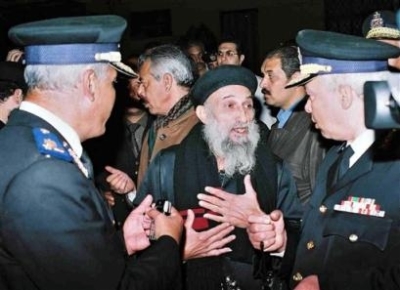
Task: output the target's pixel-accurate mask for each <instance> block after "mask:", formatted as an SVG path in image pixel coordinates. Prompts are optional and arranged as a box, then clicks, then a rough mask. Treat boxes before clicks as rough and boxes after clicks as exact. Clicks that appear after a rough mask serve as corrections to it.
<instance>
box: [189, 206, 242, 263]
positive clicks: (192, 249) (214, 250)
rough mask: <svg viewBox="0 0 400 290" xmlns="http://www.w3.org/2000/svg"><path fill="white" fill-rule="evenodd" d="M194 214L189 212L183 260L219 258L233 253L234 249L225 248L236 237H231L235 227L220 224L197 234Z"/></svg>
mask: <svg viewBox="0 0 400 290" xmlns="http://www.w3.org/2000/svg"><path fill="white" fill-rule="evenodd" d="M194 217H195V216H194V213H193V211H192V210H188V213H187V219H186V222H185V231H186V241H185V247H184V255H183V259H184V260H185V261H186V260H189V259H195V258H201V257H210V256H219V255H221V254H224V253H228V252H231V251H232V249H231V248H229V247H225V245H226V244H228V243H230V242H231V241H233V240H234V239H235V238H236V236H234V235H229V234H230V233H231V232H232V231H233V229H234V227H233V226H231V225H229V224H228V223H223V224H220V225H218V226H216V227H214V228H211V229H209V230H206V231H202V232H197V231H195V230H194V229H193V222H194Z"/></svg>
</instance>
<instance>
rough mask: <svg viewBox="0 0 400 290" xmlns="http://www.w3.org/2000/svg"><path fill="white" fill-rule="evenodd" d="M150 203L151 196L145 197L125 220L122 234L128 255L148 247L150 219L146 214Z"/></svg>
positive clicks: (151, 200)
mask: <svg viewBox="0 0 400 290" xmlns="http://www.w3.org/2000/svg"><path fill="white" fill-rule="evenodd" d="M152 202H153V197H152V196H151V195H148V196H146V198H145V199H144V200H143V201H142V202H141V203H140V205H139V206H138V207H136V208H135V209H134V210H133V211H132V212H131V213H130V214H129V215H128V217H127V218H126V220H125V223H124V226H123V232H124V240H125V247H126V250H127V252H128V254H129V255H132V254H134V253H135V252H137V251H140V250H143V249H145V248H147V247H148V246H150V241H149V238H148V234H149V230H150V224H151V218H150V217H148V216H147V215H146V213H147V211H149V210H150V209H151V203H152Z"/></svg>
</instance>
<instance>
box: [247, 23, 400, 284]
mask: <svg viewBox="0 0 400 290" xmlns="http://www.w3.org/2000/svg"><path fill="white" fill-rule="evenodd" d="M296 41H297V44H298V45H299V47H300V52H301V57H302V65H301V67H300V69H301V73H302V76H301V77H300V78H299V79H297V80H296V82H295V83H293V84H304V83H305V87H306V90H307V94H308V95H309V99H308V101H307V103H306V107H305V109H306V111H307V112H308V113H310V114H311V118H312V120H313V122H314V123H315V126H316V128H318V129H319V130H320V131H321V134H322V135H323V136H324V137H326V138H329V139H333V140H337V141H342V142H343V144H342V145H338V146H334V147H332V148H331V149H330V150H329V151H328V152H327V154H326V157H325V159H324V160H323V162H322V164H321V165H320V167H319V169H318V173H317V178H316V185H315V187H314V190H313V194H312V196H311V199H310V202H309V204H308V208H306V209H305V214H304V216H303V219H302V228H301V236H300V239H299V243H298V247H297V249H296V248H291V247H288V246H286V247H285V246H284V247H283V248H285V255H284V257H283V258H284V260H285V258H286V255H287V254H290V253H291V252H293V251H296V256H295V257H296V258H295V261H294V266H293V273H292V277H291V281H292V283H291V284H292V287H293V288H294V289H296V290H319V289H331V290H336V289H337V290H339V289H340V290H342V289H348V290H360V289H363V290H377V289H399V286H400V280H399V273H400V256H399V251H400V231H399V223H400V211H399V208H400V191H399V188H400V154H399V149H398V148H399V147H400V144H399V142H398V140H399V138H398V137H399V136H398V135H399V132H398V131H397V132H394V131H389V132H388V131H386V130H383V131H380V130H373V129H370V128H368V127H367V125H366V122H365V120H364V117H365V112H366V110H365V102H366V98H367V97H368V95H367V94H365V86H364V84H365V83H366V82H369V81H379V82H387V83H388V86H389V88H390V89H389V90H390V92H389V93H388V94H387V96H385V95H382V96H381V97H383V98H386V97H387V98H388V99H387V102H385V101H384V100H383V101H382V103H387V104H389V97H388V96H390V94H392V96H393V98H395V99H397V100H398V99H399V98H400V74H399V73H393V72H390V71H389V68H388V63H387V60H388V59H389V58H392V57H397V56H399V55H400V49H398V48H396V47H395V46H392V45H389V44H386V43H383V42H379V41H375V40H370V39H365V38H362V37H356V36H351V35H345V34H340V33H334V32H328V31H316V30H303V31H300V32H299V33H298V34H297V37H296ZM379 102H381V101H379ZM386 106H387V105H385V107H386ZM387 110H389V109H387ZM396 140H397V141H396ZM257 218H258V220H257ZM257 218H256V217H254V219H253V217H252V221H254V223H253V222H252V224H251V225H250V240H251V241H252V243H253V245H254V246H255V247H259V245H260V242H262V241H263V240H264V238H265V237H266V235H268V236H271V235H273V234H272V233H271V232H268V229H267V227H266V226H265V228H263V219H262V216H260V217H257ZM266 218H267V216H264V220H266ZM277 226H278V228H279V225H277ZM281 226H282V224H281ZM283 232H284V231H283ZM281 233H282V232H281ZM276 234H277V235H276V237H278V238H279V235H280V234H279V233H276ZM263 235H265V236H263ZM287 241H289V239H288V240H287Z"/></svg>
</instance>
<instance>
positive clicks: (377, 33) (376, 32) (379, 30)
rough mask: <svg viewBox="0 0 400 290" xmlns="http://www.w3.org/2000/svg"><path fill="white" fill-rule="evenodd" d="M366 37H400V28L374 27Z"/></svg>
mask: <svg viewBox="0 0 400 290" xmlns="http://www.w3.org/2000/svg"><path fill="white" fill-rule="evenodd" d="M365 38H383V39H385V38H387V39H394V40H396V39H400V30H398V29H396V28H390V27H374V28H372V29H371V30H370V31H368V33H367V36H366V37H365Z"/></svg>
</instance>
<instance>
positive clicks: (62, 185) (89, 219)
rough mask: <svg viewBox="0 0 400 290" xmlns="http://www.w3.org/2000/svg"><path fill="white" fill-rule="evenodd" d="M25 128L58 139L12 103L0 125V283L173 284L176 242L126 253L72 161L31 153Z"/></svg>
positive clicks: (52, 287) (53, 289) (53, 287)
mask: <svg viewBox="0 0 400 290" xmlns="http://www.w3.org/2000/svg"><path fill="white" fill-rule="evenodd" d="M33 128H45V129H47V130H49V131H52V132H53V133H55V134H56V135H58V137H59V138H60V139H61V140H62V141H63V140H64V139H63V138H62V137H61V135H59V133H58V132H57V131H56V130H55V129H54V128H53V127H52V126H51V125H50V124H48V123H46V122H45V121H43V120H42V119H40V118H38V117H36V116H34V115H32V114H30V113H28V112H24V111H18V110H17V111H14V112H13V114H12V116H11V118H10V120H9V122H8V124H7V126H6V127H5V128H3V129H2V130H1V131H0V174H1V178H0V212H1V213H0V289H3V290H4V289H18V290H23V289H49V290H60V289H68V290H72V289H74V290H80V289H97V290H100V289H107V290H108V289H175V288H174V286H173V285H172V284H171V282H172V281H174V280H175V276H176V275H178V271H177V269H178V267H179V264H180V257H179V249H178V245H177V243H176V242H175V241H174V240H173V239H172V238H170V237H162V238H161V239H159V241H158V242H156V243H155V244H154V245H153V246H152V247H150V248H148V249H146V250H145V251H144V252H143V254H141V256H140V258H136V257H130V258H129V259H127V257H126V255H125V253H124V249H125V247H124V244H123V241H122V239H121V237H120V235H119V234H117V232H116V231H115V229H114V227H113V224H112V220H111V218H110V214H109V211H108V208H107V206H106V203H105V201H104V200H103V198H102V197H101V196H100V194H99V192H98V191H97V190H96V188H95V186H94V185H93V183H92V181H90V180H89V179H87V178H86V177H85V175H84V174H83V173H82V172H81V171H80V169H79V168H78V166H77V165H76V164H75V163H73V162H67V161H65V160H61V159H59V158H54V157H53V156H45V155H43V154H41V153H39V151H38V147H37V145H36V144H35V140H34V136H33V133H32V129H33ZM156 259H158V260H159V261H157V260H156ZM174 282H175V281H174Z"/></svg>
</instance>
